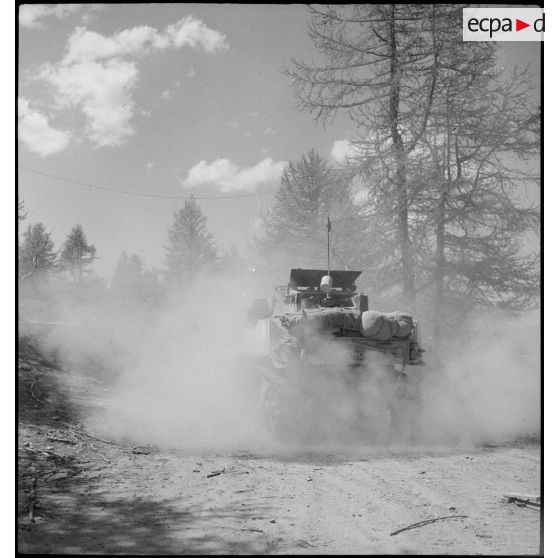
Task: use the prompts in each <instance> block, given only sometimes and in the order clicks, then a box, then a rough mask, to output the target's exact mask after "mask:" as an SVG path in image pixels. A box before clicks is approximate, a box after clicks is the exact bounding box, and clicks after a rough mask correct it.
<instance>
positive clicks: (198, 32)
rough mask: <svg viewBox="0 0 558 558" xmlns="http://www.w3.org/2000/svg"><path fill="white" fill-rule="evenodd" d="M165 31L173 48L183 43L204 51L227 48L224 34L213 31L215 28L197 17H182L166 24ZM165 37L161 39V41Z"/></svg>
mask: <svg viewBox="0 0 558 558" xmlns="http://www.w3.org/2000/svg"><path fill="white" fill-rule="evenodd" d="M165 32H166V33H165V35H166V37H168V39H169V40H170V41H171V43H172V44H173V46H174V47H175V48H181V47H183V46H184V45H188V46H191V47H197V46H201V47H202V48H203V50H205V51H206V52H215V51H217V50H227V49H228V48H229V45H228V44H227V41H226V38H225V35H222V34H221V33H219V31H215V29H210V28H209V27H207V25H205V23H203V22H202V21H200V20H199V19H194V18H193V17H192V16H188V17H185V18H182V19H181V20H180V21H178V22H176V23H173V24H171V25H168V26H167V28H166V29H165ZM165 39H166V38H164V39H163V42H164V40H165Z"/></svg>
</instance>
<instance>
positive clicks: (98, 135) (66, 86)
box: [43, 58, 138, 146]
mask: <svg viewBox="0 0 558 558" xmlns="http://www.w3.org/2000/svg"><path fill="white" fill-rule="evenodd" d="M43 77H44V78H45V79H46V80H47V81H49V82H50V83H51V84H53V85H54V86H55V87H56V89H57V90H58V98H57V101H58V103H59V106H60V107H61V108H65V107H78V108H80V109H81V111H82V112H83V114H84V115H85V116H86V120H87V129H86V133H87V135H88V137H89V139H91V140H92V141H93V142H94V143H95V144H96V145H98V146H116V145H120V144H121V143H123V141H124V140H125V139H126V138H127V137H128V136H131V135H132V134H133V133H134V129H133V126H132V123H131V120H132V117H133V115H134V112H135V103H134V100H133V98H132V91H133V89H134V87H135V85H136V83H137V79H138V70H137V67H136V65H135V64H134V63H133V62H126V61H124V60H122V59H120V58H114V59H110V60H107V61H101V62H98V61H85V62H82V63H80V64H70V65H64V64H63V65H59V66H56V67H49V68H47V69H45V71H44V72H43Z"/></svg>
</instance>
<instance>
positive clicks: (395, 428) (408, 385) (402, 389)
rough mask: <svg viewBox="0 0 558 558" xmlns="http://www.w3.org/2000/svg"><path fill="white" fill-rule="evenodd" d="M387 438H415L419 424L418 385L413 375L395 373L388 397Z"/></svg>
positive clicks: (406, 439) (403, 439) (407, 440)
mask: <svg viewBox="0 0 558 558" xmlns="http://www.w3.org/2000/svg"><path fill="white" fill-rule="evenodd" d="M389 414H390V428H389V440H390V442H395V443H409V442H413V441H415V440H416V438H417V435H418V428H419V426H420V415H421V397H420V386H419V384H418V381H417V379H416V378H415V377H413V376H410V375H407V374H404V373H401V372H399V373H397V376H396V377H395V379H394V382H393V384H392V386H391V394H390V398H389Z"/></svg>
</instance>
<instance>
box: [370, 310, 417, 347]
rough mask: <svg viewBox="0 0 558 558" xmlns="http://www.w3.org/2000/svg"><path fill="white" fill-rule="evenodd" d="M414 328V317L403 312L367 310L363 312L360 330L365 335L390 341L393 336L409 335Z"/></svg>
mask: <svg viewBox="0 0 558 558" xmlns="http://www.w3.org/2000/svg"><path fill="white" fill-rule="evenodd" d="M412 330H413V318H412V316H409V315H408V314H405V313H403V312H378V311H377V310H367V311H366V312H363V313H362V320H361V324H360V332H361V333H362V335H363V336H364V337H368V338H370V339H376V340H378V341H388V340H389V339H391V338H392V337H407V336H408V335H409V334H410V333H411V331H412Z"/></svg>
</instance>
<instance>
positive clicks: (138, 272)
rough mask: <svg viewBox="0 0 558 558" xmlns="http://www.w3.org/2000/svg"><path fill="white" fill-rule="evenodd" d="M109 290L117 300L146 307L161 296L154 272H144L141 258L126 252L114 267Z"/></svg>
mask: <svg viewBox="0 0 558 558" xmlns="http://www.w3.org/2000/svg"><path fill="white" fill-rule="evenodd" d="M111 290H112V292H113V294H114V295H115V296H116V298H117V299H118V300H123V301H125V302H127V303H134V304H139V305H147V306H149V305H153V304H154V303H156V302H157V301H158V299H159V296H160V294H161V292H160V291H161V287H160V284H159V279H158V277H157V274H156V272H155V270H151V271H148V270H146V269H145V263H144V261H143V258H142V257H141V256H139V255H138V254H130V255H128V254H127V252H126V251H123V252H122V253H121V254H120V257H119V258H118V261H117V262H116V265H115V267H114V270H113V274H112V280H111Z"/></svg>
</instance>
